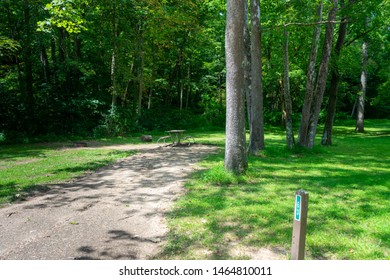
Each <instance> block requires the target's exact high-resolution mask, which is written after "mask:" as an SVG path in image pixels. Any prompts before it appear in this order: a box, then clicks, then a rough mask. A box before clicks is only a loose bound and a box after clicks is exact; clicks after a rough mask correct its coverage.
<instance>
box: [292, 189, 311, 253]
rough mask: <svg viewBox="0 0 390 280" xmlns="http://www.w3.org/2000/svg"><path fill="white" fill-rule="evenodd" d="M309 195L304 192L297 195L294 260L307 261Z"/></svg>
mask: <svg viewBox="0 0 390 280" xmlns="http://www.w3.org/2000/svg"><path fill="white" fill-rule="evenodd" d="M308 204H309V193H308V192H305V191H304V190H300V191H297V192H296V193H295V207H294V223H293V236H292V249H291V259H292V260H303V259H305V243H306V224H307V210H308Z"/></svg>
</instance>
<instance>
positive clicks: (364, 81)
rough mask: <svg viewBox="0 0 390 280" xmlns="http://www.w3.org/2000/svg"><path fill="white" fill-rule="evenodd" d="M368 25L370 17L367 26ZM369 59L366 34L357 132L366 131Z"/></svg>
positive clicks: (358, 102)
mask: <svg viewBox="0 0 390 280" xmlns="http://www.w3.org/2000/svg"><path fill="white" fill-rule="evenodd" d="M367 25H368V19H367V21H366V26H367ZM367 61H368V40H367V36H364V40H363V45H362V73H361V76H360V83H361V91H360V92H359V93H358V97H357V114H356V132H364V105H365V104H364V103H365V102H366V95H367Z"/></svg>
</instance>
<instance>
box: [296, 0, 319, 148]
mask: <svg viewBox="0 0 390 280" xmlns="http://www.w3.org/2000/svg"><path fill="white" fill-rule="evenodd" d="M323 6H324V5H323V1H321V2H320V3H319V4H318V6H317V12H316V18H317V20H318V22H320V21H322V10H323ZM320 36H321V25H320V24H317V25H316V26H315V28H314V34H313V39H312V44H311V52H310V57H309V66H308V69H307V79H306V94H305V101H304V103H303V108H302V117H301V124H300V127H299V133H298V142H299V145H301V146H307V132H308V130H309V121H310V110H311V105H312V101H313V94H314V85H315V76H316V62H317V54H318V47H319V41H320Z"/></svg>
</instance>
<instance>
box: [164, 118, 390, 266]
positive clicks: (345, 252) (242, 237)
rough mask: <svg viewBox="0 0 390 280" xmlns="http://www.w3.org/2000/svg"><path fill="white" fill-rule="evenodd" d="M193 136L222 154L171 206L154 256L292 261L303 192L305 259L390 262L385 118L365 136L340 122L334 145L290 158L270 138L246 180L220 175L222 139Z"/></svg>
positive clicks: (388, 127)
mask: <svg viewBox="0 0 390 280" xmlns="http://www.w3.org/2000/svg"><path fill="white" fill-rule="evenodd" d="M319 131H321V130H319ZM195 136H196V137H197V139H198V140H199V141H200V142H205V143H207V144H211V143H213V142H214V143H216V144H218V145H220V146H221V153H220V154H218V155H215V156H210V157H209V158H207V159H206V160H204V161H203V162H202V163H201V166H202V167H203V168H204V170H203V171H199V172H197V173H196V174H194V175H193V178H192V179H191V180H190V182H189V183H188V184H187V185H186V188H187V194H186V195H185V196H184V197H182V198H181V199H180V200H178V201H177V202H176V204H175V206H174V208H173V210H172V212H171V213H170V216H169V217H170V218H169V226H170V229H171V231H170V234H169V239H168V242H167V245H166V246H165V249H164V252H163V253H162V255H161V256H159V257H160V258H164V259H249V258H268V257H269V256H268V255H266V256H264V255H262V254H261V252H264V248H266V252H271V253H272V254H271V256H272V257H275V258H280V259H289V258H290V251H291V239H292V223H293V208H294V197H295V192H296V191H297V190H300V189H304V190H306V191H308V192H309V213H308V227H307V242H306V259H338V260H342V259H351V260H353V259H360V260H378V259H382V260H383V259H386V260H389V259H390V203H389V201H390V121H388V120H386V121H367V122H366V133H364V134H356V133H355V132H354V126H353V122H351V123H346V124H344V125H339V126H337V127H335V130H334V145H333V146H331V147H321V146H320V145H319V144H317V146H316V147H315V148H314V149H313V150H310V151H307V150H303V149H296V150H294V151H289V150H287V149H286V147H285V146H286V145H285V136H284V132H275V131H274V132H273V133H270V132H268V133H267V134H266V145H267V146H266V149H265V151H264V152H263V153H262V154H261V156H259V157H250V158H249V169H248V171H247V173H246V174H245V175H242V176H235V175H233V174H230V173H227V172H226V171H225V170H224V168H223V148H222V146H223V143H224V134H223V133H210V134H209V135H207V133H203V134H202V133H199V134H196V135H195ZM319 142H320V139H318V141H317V143H319Z"/></svg>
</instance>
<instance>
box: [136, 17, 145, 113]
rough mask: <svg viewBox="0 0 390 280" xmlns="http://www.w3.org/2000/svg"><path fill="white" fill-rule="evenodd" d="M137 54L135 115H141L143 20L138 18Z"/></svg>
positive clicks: (143, 61)
mask: <svg viewBox="0 0 390 280" xmlns="http://www.w3.org/2000/svg"><path fill="white" fill-rule="evenodd" d="M138 55H139V59H140V65H139V66H140V68H139V77H138V79H139V87H138V98H137V115H138V116H141V114H142V94H143V91H144V64H145V57H144V38H143V22H142V19H141V20H140V24H139V38H138Z"/></svg>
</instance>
